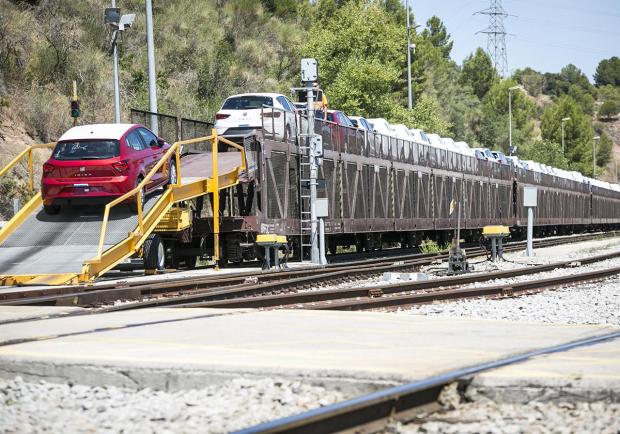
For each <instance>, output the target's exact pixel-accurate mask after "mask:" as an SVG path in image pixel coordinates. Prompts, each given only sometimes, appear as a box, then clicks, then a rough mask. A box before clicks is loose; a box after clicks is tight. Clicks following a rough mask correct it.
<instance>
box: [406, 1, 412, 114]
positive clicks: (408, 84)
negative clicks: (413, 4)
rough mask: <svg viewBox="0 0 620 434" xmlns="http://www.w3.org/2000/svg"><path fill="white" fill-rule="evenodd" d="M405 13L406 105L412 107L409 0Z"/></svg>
mask: <svg viewBox="0 0 620 434" xmlns="http://www.w3.org/2000/svg"><path fill="white" fill-rule="evenodd" d="M405 12H406V14H407V104H408V105H407V106H408V107H409V110H411V109H412V108H413V91H412V89H411V27H410V26H409V0H407V2H406V4H405Z"/></svg>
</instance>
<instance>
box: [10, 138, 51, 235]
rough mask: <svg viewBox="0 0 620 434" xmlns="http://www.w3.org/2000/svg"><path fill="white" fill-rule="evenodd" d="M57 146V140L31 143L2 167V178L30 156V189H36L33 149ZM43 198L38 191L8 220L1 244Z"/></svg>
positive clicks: (39, 204)
mask: <svg viewBox="0 0 620 434" xmlns="http://www.w3.org/2000/svg"><path fill="white" fill-rule="evenodd" d="M54 146H56V142H50V143H40V144H36V145H30V146H28V147H27V148H26V149H24V150H23V151H22V152H20V153H19V155H17V157H15V158H13V160H11V161H10V162H9V164H7V165H6V166H5V167H3V168H2V169H0V178H1V177H3V176H4V175H6V174H7V173H9V171H10V170H11V169H12V168H13V167H15V166H16V165H17V163H19V162H20V161H21V160H22V159H24V157H26V156H27V157H28V191H30V192H32V191H33V190H34V168H33V151H34V150H35V149H46V148H47V149H51V148H53V147H54ZM42 203H43V200H42V198H41V193H40V192H38V193H37V194H35V195H34V196H33V197H32V198H31V199H30V200H29V201H28V203H27V204H26V205H24V206H23V207H22V209H20V210H19V211H18V212H17V214H15V215H14V216H13V218H12V219H11V220H10V221H9V222H7V223H6V224H5V225H4V226H3V227H2V229H0V244H1V243H2V242H3V241H4V240H5V239H6V237H8V236H9V234H11V232H13V231H14V230H15V228H16V227H18V226H19V225H21V224H22V223H23V222H24V220H25V219H26V218H27V217H28V216H29V215H30V214H31V213H32V212H33V211H34V210H35V209H37V208H38V207H39V206H41V204H42Z"/></svg>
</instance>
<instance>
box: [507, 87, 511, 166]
mask: <svg viewBox="0 0 620 434" xmlns="http://www.w3.org/2000/svg"><path fill="white" fill-rule="evenodd" d="M508 154H509V155H512V90H511V89H508Z"/></svg>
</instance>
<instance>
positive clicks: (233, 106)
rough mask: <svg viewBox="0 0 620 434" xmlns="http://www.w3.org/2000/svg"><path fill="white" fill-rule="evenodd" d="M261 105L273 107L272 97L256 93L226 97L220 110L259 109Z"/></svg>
mask: <svg viewBox="0 0 620 434" xmlns="http://www.w3.org/2000/svg"><path fill="white" fill-rule="evenodd" d="M263 106H267V107H273V98H271V97H270V96H256V95H248V96H235V97H233V98H228V99H227V100H226V101H225V102H224V105H223V106H222V110H251V109H259V108H261V107H263Z"/></svg>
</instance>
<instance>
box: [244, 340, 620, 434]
mask: <svg viewBox="0 0 620 434" xmlns="http://www.w3.org/2000/svg"><path fill="white" fill-rule="evenodd" d="M619 337H620V332H618V331H615V332H611V333H605V334H602V335H598V336H593V337H588V338H583V339H578V340H574V341H570V342H566V343H563V344H559V345H554V346H550V347H545V348H538V349H534V350H530V351H525V352H522V353H519V354H516V355H511V356H508V357H505V358H501V359H498V360H494V361H491V362H486V363H480V364H476V365H472V366H468V367H465V368H460V369H456V370H453V371H449V372H446V373H442V374H439V375H435V376H432V377H429V378H426V379H423V380H419V381H414V382H411V383H408V384H404V385H401V386H395V387H390V388H387V389H384V390H380V391H378V392H374V393H371V394H368V395H365V396H362V397H359V398H354V399H350V400H348V401H343V402H338V403H335V404H332V405H328V406H325V407H321V408H317V409H314V410H310V411H307V412H304V413H300V414H296V415H293V416H289V417H285V418H282V419H278V420H275V421H270V422H266V423H262V424H259V425H255V426H252V427H248V428H245V429H242V430H239V431H237V432H236V434H283V433H287V434H313V433H334V432H340V431H344V430H353V429H356V430H360V429H361V428H366V429H368V428H369V426H370V425H372V426H373V428H374V429H375V430H376V431H380V429H381V427H382V426H385V423H386V422H387V421H390V420H393V419H396V420H405V421H406V420H411V419H412V415H413V414H415V412H416V410H418V411H419V410H420V409H427V408H428V406H431V405H433V403H436V401H437V400H438V398H439V394H440V393H441V390H442V389H443V388H444V387H445V386H447V385H448V384H450V383H454V382H455V381H460V380H463V379H465V378H468V377H471V376H473V375H476V374H479V373H481V372H485V371H489V370H492V369H497V368H501V367H504V366H508V365H513V364H515V363H521V362H525V361H528V360H530V359H532V358H534V357H538V356H542V355H548V354H553V353H559V352H565V351H569V350H572V349H574V348H579V347H584V346H589V345H596V344H600V343H604V342H608V341H610V340H614V339H618V338H619ZM379 423H381V424H382V425H381V426H379V427H377V424H379ZM377 428H379V429H377ZM356 432H358V431H356ZM364 432H366V431H364Z"/></svg>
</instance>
